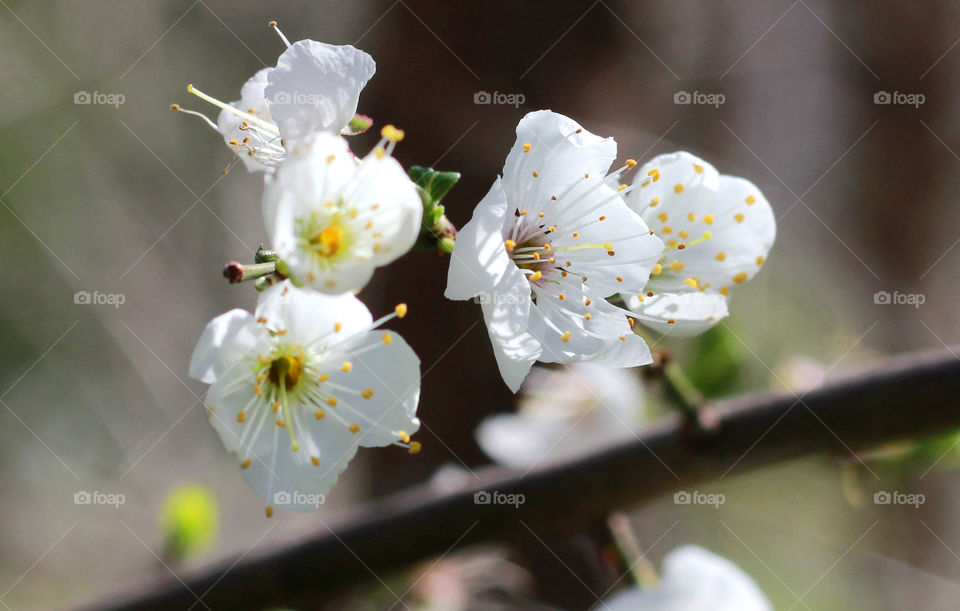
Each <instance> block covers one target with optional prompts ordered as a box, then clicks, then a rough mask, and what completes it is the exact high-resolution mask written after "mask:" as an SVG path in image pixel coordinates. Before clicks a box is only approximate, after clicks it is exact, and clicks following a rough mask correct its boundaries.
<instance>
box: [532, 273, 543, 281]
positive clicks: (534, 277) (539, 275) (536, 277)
mask: <svg viewBox="0 0 960 611" xmlns="http://www.w3.org/2000/svg"><path fill="white" fill-rule="evenodd" d="M540 278H543V272H541V271H535V272H533V274H531V276H530V282H536V281H538V280H540Z"/></svg>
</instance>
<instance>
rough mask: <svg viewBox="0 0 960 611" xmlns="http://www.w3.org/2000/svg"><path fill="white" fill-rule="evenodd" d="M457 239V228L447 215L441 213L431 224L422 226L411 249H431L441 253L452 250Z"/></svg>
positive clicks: (448, 252) (447, 252)
mask: <svg viewBox="0 0 960 611" xmlns="http://www.w3.org/2000/svg"><path fill="white" fill-rule="evenodd" d="M456 241H457V228H456V226H454V224H453V223H451V222H450V219H448V218H447V215H445V214H442V215H440V218H439V219H437V222H436V223H434V224H433V225H432V226H430V227H427V226H424V227H423V228H422V229H421V231H420V237H419V238H417V242H416V243H415V244H414V245H413V250H433V251H437V252H439V253H441V254H450V253H452V252H453V245H454V244H455V243H456Z"/></svg>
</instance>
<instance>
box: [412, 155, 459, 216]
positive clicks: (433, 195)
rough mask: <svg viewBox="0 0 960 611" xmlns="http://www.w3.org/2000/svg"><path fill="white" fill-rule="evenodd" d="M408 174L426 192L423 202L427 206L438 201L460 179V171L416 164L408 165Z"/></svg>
mask: <svg viewBox="0 0 960 611" xmlns="http://www.w3.org/2000/svg"><path fill="white" fill-rule="evenodd" d="M409 175H410V180H412V181H413V182H414V184H416V185H417V186H418V187H420V188H421V189H423V191H424V192H425V193H426V195H427V197H426V198H425V199H424V204H425V205H428V206H433V205H436V204H438V203H440V200H441V199H443V196H444V195H446V194H447V193H448V192H449V191H450V189H452V188H453V186H454V185H455V184H457V182H458V181H459V180H460V172H438V171H436V170H434V169H433V168H424V167H421V166H418V165H415V166H411V167H410V170H409ZM441 214H442V212H441ZM437 218H439V217H437Z"/></svg>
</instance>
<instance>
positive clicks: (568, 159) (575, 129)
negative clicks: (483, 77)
mask: <svg viewBox="0 0 960 611" xmlns="http://www.w3.org/2000/svg"><path fill="white" fill-rule="evenodd" d="M528 148H529V151H528V150H527V149H528ZM616 156H617V143H616V141H615V140H614V139H613V138H601V137H600V136H596V135H594V134H592V133H590V132H589V131H587V130H585V129H583V128H582V127H581V126H580V124H579V123H577V122H576V121H574V120H573V119H570V118H569V117H565V116H564V115H561V114H559V113H555V112H553V111H550V110H538V111H535V112H531V113H529V114H527V115H526V116H525V117H524V118H523V119H521V120H520V123H519V124H518V125H517V141H516V143H515V144H514V145H513V148H512V149H511V150H510V154H509V155H507V161H506V163H505V164H504V167H503V182H504V189H505V191H506V196H507V200H508V201H509V202H510V203H511V204H512V205H513V206H518V207H520V208H521V209H522V208H530V207H532V204H534V203H538V202H545V201H547V200H548V199H549V198H550V197H551V196H554V195H559V194H560V193H561V192H562V191H563V190H565V189H566V188H567V187H569V186H570V185H573V184H574V183H575V182H577V181H579V180H582V179H583V177H584V176H585V175H594V176H596V177H598V178H599V177H602V176H606V175H607V171H608V170H609V169H610V164H611V163H613V160H614V159H615V158H616ZM534 172H536V174H537V175H536V177H534Z"/></svg>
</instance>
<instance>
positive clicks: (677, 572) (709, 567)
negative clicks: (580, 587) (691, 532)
mask: <svg viewBox="0 0 960 611" xmlns="http://www.w3.org/2000/svg"><path fill="white" fill-rule="evenodd" d="M601 609H602V610H603V611H771V610H772V609H773V607H772V606H771V605H770V601H768V600H767V598H766V596H764V595H763V592H761V591H760V588H758V587H757V584H756V583H755V582H754V581H753V579H751V578H750V576H749V575H747V574H746V573H744V572H743V571H741V570H740V568H739V567H737V565H735V564H733V563H732V562H730V561H729V560H727V559H726V558H722V557H720V556H717V555H716V554H713V553H711V552H708V551H707V550H705V549H703V548H702V547H697V546H696V545H684V546H683V547H678V548H677V549H675V550H673V551H671V552H670V553H669V554H667V555H666V556H665V557H664V559H663V578H662V579H661V580H660V582H659V583H658V584H657V585H656V587H654V588H652V589H650V590H639V589H636V588H630V589H627V590H623V591H620V592H617V593H616V594H614V595H613V596H611V597H610V598H608V599H606V600H605V601H603V602H602V603H600V604H598V605H597V606H595V607H594V611H600V610H601Z"/></svg>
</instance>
